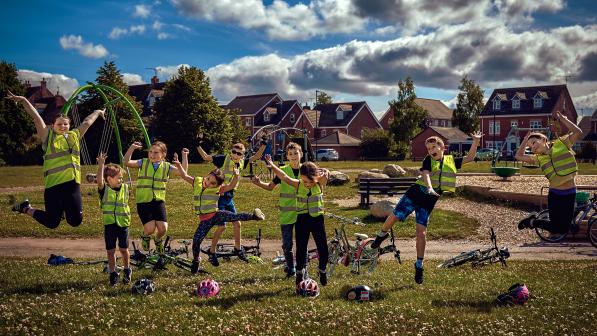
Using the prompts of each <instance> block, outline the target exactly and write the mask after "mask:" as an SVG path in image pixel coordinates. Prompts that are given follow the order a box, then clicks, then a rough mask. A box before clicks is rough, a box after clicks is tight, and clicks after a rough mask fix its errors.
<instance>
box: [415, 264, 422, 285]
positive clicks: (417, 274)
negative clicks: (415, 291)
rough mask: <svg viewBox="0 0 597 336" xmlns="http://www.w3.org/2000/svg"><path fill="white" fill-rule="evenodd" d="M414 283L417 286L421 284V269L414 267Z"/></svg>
mask: <svg viewBox="0 0 597 336" xmlns="http://www.w3.org/2000/svg"><path fill="white" fill-rule="evenodd" d="M415 282H416V283H418V284H419V285H420V284H422V283H423V267H417V265H415Z"/></svg>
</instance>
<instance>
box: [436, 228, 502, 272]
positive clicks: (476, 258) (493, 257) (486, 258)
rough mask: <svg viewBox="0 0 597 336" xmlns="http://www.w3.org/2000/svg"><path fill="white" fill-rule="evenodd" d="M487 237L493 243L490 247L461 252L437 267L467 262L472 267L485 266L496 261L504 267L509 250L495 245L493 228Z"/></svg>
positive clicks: (495, 239) (447, 266)
mask: <svg viewBox="0 0 597 336" xmlns="http://www.w3.org/2000/svg"><path fill="white" fill-rule="evenodd" d="M489 238H490V239H491V243H492V245H493V246H492V247H490V248H487V249H476V250H471V251H468V252H462V253H460V254H459V255H457V256H455V257H453V258H450V259H448V260H446V261H444V262H443V263H441V264H439V265H438V266H437V267H438V268H449V267H454V266H460V265H462V264H465V263H467V262H471V264H472V266H473V267H480V266H485V265H488V264H493V263H497V262H500V263H501V264H502V265H503V266H504V267H505V266H507V265H506V259H508V258H509V257H510V252H508V248H507V247H502V248H501V249H499V248H498V247H497V238H496V236H495V232H494V231H493V228H491V231H490V236H489Z"/></svg>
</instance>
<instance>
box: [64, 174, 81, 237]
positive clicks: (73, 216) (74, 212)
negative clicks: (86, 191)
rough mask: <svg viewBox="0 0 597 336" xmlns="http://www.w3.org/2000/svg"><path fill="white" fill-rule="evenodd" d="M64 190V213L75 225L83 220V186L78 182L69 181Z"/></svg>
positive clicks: (71, 223)
mask: <svg viewBox="0 0 597 336" xmlns="http://www.w3.org/2000/svg"><path fill="white" fill-rule="evenodd" d="M65 189H66V190H65V191H64V196H63V197H64V199H65V201H64V215H65V217H66V222H67V223H68V224H69V225H70V226H73V227H76V226H79V225H81V223H82V222H83V199H82V198H81V186H80V185H79V184H77V183H74V182H73V183H72V184H71V182H67V183H66V184H65Z"/></svg>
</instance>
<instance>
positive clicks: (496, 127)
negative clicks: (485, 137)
mask: <svg viewBox="0 0 597 336" xmlns="http://www.w3.org/2000/svg"><path fill="white" fill-rule="evenodd" d="M500 132H501V129H500V122H499V121H496V122H495V125H494V124H493V121H490V122H489V134H496V135H497V134H500Z"/></svg>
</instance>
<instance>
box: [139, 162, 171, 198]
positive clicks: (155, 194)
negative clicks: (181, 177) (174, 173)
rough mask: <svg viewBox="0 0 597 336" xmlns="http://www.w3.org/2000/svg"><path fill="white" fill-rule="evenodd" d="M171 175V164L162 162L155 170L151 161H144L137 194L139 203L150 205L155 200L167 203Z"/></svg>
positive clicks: (140, 170)
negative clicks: (167, 189) (167, 190)
mask: <svg viewBox="0 0 597 336" xmlns="http://www.w3.org/2000/svg"><path fill="white" fill-rule="evenodd" d="M169 174H170V163H168V162H165V161H162V162H160V165H159V166H158V169H154V168H153V163H151V161H149V159H147V158H145V159H142V160H141V167H140V168H139V174H138V176H137V191H136V193H135V199H136V200H137V203H148V202H151V201H153V200H156V201H165V200H166V183H167V182H168V177H169V176H168V175H169Z"/></svg>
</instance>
